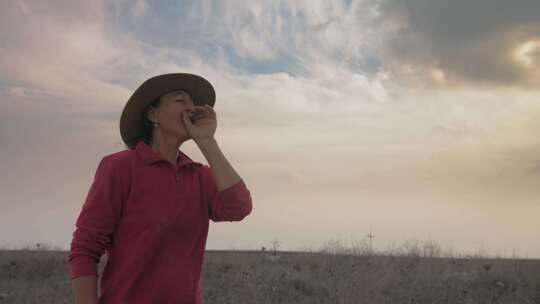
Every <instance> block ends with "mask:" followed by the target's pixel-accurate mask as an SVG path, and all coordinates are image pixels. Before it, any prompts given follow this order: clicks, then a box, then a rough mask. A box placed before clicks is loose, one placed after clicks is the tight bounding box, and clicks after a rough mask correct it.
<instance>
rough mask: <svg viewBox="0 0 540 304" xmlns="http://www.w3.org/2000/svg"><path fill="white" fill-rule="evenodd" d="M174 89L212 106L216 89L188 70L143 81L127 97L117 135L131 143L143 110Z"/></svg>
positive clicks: (140, 126)
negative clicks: (185, 92) (187, 71)
mask: <svg viewBox="0 0 540 304" xmlns="http://www.w3.org/2000/svg"><path fill="white" fill-rule="evenodd" d="M177 90H185V91H187V92H188V93H189V95H191V98H192V99H193V103H194V104H195V105H199V106H203V105H209V106H211V107H214V104H215V102H216V92H215V90H214V87H213V86H212V84H211V83H210V82H209V81H208V80H206V79H204V78H203V77H201V76H198V75H194V74H189V73H170V74H163V75H158V76H154V77H152V78H149V79H147V80H146V81H144V82H143V83H142V84H141V85H140V86H139V87H138V88H137V89H136V90H135V91H134V92H133V94H132V95H131V97H130V98H129V100H128V101H127V103H126V105H125V106H124V109H123V110H122V116H121V117H120V135H121V136H122V140H123V141H124V143H126V144H127V145H128V146H134V145H135V144H137V141H138V140H139V139H140V136H141V133H142V131H143V122H144V115H145V113H143V112H144V110H145V109H146V107H147V106H148V105H150V104H151V103H152V102H153V101H154V100H156V98H158V97H160V96H162V95H163V94H167V93H170V92H173V91H177Z"/></svg>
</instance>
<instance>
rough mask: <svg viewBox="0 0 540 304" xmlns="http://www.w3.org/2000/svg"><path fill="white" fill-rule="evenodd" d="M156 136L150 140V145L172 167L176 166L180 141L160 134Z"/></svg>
mask: <svg viewBox="0 0 540 304" xmlns="http://www.w3.org/2000/svg"><path fill="white" fill-rule="evenodd" d="M155 135H156V136H155V137H154V138H153V139H152V141H151V142H150V147H151V148H152V150H154V151H155V152H156V153H157V154H159V155H161V157H163V158H164V159H166V160H168V161H169V162H170V163H171V164H172V165H173V166H174V167H176V165H177V163H176V160H177V159H178V153H179V152H178V149H179V148H180V145H181V144H182V142H180V141H178V140H177V139H174V138H170V137H165V136H160V135H158V134H155Z"/></svg>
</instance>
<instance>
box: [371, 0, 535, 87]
mask: <svg viewBox="0 0 540 304" xmlns="http://www.w3.org/2000/svg"><path fill="white" fill-rule="evenodd" d="M381 9H382V11H383V12H384V15H385V16H386V17H389V18H391V19H394V20H400V21H404V22H405V24H406V27H405V28H403V29H402V30H399V31H396V32H395V33H394V34H392V35H391V36H390V37H387V40H386V41H387V44H386V52H388V56H387V59H389V61H392V62H393V63H396V64H402V63H408V64H411V65H413V66H415V67H421V68H428V69H431V68H439V69H441V70H443V71H444V73H445V76H446V78H447V80H449V81H450V82H475V83H476V84H482V83H484V84H491V85H493V84H495V85H518V86H520V85H523V86H527V85H530V84H538V83H539V82H540V80H539V79H538V74H536V75H535V71H536V69H534V67H529V68H526V67H524V66H522V65H520V64H519V62H518V61H517V60H516V59H515V58H514V57H513V56H512V53H513V51H514V50H515V49H516V48H517V47H519V46H520V45H522V44H523V43H525V42H527V41H529V40H538V39H540V17H539V16H540V1H537V0H518V1H503V0H473V1H469V0H453V1H448V0H399V1H397V0H383V1H382V5H381ZM528 57H529V58H530V59H531V61H532V62H533V63H534V61H535V60H536V67H538V66H540V62H538V59H539V58H538V57H539V56H538V49H536V50H532V51H531V53H529V54H528Z"/></svg>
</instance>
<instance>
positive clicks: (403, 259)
mask: <svg viewBox="0 0 540 304" xmlns="http://www.w3.org/2000/svg"><path fill="white" fill-rule="evenodd" d="M274 249H275V248H274ZM67 256H68V252H66V251H53V250H50V249H48V248H43V246H42V247H41V248H40V249H39V250H36V249H25V250H2V251H0V303H55V304H58V303H73V301H72V299H73V297H72V294H71V285H70V284H71V283H70V281H69V279H68V265H67ZM105 263H106V256H105V257H104V258H103V259H102V261H101V263H100V264H99V269H100V272H101V271H102V270H103V266H104V265H105ZM201 280H202V281H201V284H202V289H203V302H204V303H207V304H213V303H254V304H258V303H295V304H300V303H474V304H480V303H504V304H507V303H540V260H526V259H516V258H514V259H503V258H488V257H482V256H480V255H475V256H468V257H466V256H461V257H456V256H448V253H442V251H441V250H440V249H439V247H438V246H437V245H436V244H434V243H431V242H426V243H420V242H413V243H410V242H409V243H405V244H404V245H403V246H401V247H399V248H393V249H391V250H388V251H387V252H384V253H382V252H379V253H376V254H370V252H369V250H367V249H366V247H365V246H361V247H355V248H351V249H347V248H345V247H344V246H342V245H341V243H340V242H339V241H334V242H329V243H328V245H327V246H325V247H323V248H321V249H320V250H318V251H317V252H313V251H311V252H280V251H277V250H272V251H268V250H264V251H262V250H261V251H207V252H206V258H205V262H204V266H203V275H202V278H201Z"/></svg>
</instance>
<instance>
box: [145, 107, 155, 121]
mask: <svg viewBox="0 0 540 304" xmlns="http://www.w3.org/2000/svg"><path fill="white" fill-rule="evenodd" d="M146 118H147V119H148V120H149V121H150V122H151V123H156V122H158V121H157V115H156V111H155V110H154V107H152V106H150V107H149V108H148V111H146Z"/></svg>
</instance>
